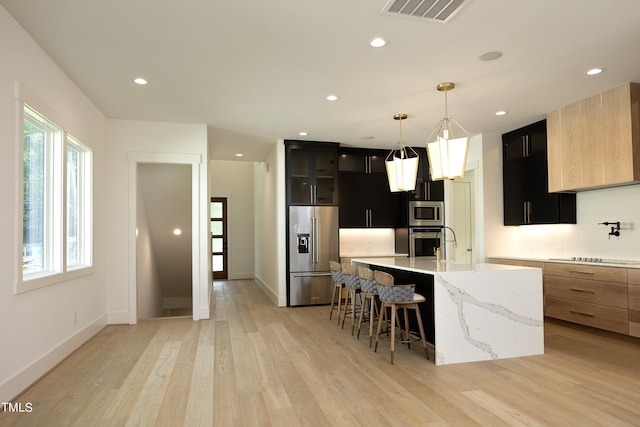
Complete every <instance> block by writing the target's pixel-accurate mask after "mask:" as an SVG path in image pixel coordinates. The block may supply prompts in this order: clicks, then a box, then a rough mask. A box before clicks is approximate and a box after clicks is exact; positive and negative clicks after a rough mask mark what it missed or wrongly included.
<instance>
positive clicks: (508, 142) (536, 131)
mask: <svg viewBox="0 0 640 427" xmlns="http://www.w3.org/2000/svg"><path fill="white" fill-rule="evenodd" d="M502 153H503V170H502V182H503V201H504V225H527V224H575V223H576V195H575V194H573V193H549V190H548V175H547V127H546V121H545V120H542V121H540V122H537V123H533V124H531V125H528V126H525V127H523V128H520V129H517V130H514V131H511V132H508V133H505V134H504V135H502Z"/></svg>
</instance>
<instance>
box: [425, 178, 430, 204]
mask: <svg viewBox="0 0 640 427" xmlns="http://www.w3.org/2000/svg"><path fill="white" fill-rule="evenodd" d="M424 190H425V191H424V192H425V193H426V194H427V200H431V186H430V185H429V182H428V181H427V182H425V183H424Z"/></svg>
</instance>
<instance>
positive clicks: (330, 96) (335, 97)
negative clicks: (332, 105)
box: [327, 95, 338, 101]
mask: <svg viewBox="0 0 640 427" xmlns="http://www.w3.org/2000/svg"><path fill="white" fill-rule="evenodd" d="M337 99H338V97H337V96H335V95H329V96H327V101H336V100H337Z"/></svg>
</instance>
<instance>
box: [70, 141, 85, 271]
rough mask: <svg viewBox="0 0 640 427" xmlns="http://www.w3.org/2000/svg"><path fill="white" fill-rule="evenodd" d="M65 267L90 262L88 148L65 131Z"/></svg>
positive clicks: (79, 265) (79, 266) (73, 267)
mask: <svg viewBox="0 0 640 427" xmlns="http://www.w3.org/2000/svg"><path fill="white" fill-rule="evenodd" d="M66 142H67V202H66V205H67V242H66V246H67V270H73V269H77V268H82V267H88V266H90V265H91V151H90V150H89V149H88V148H87V147H85V146H84V145H82V143H80V141H78V140H77V139H75V138H74V137H72V136H71V135H68V134H67V138H66Z"/></svg>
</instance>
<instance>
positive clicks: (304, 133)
mask: <svg viewBox="0 0 640 427" xmlns="http://www.w3.org/2000/svg"><path fill="white" fill-rule="evenodd" d="M298 135H300V136H307V135H309V134H308V133H307V132H298Z"/></svg>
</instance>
